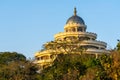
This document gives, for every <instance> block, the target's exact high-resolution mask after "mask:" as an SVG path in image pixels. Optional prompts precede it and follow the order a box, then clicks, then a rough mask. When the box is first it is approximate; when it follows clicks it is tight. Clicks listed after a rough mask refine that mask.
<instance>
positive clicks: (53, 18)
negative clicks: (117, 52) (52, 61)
mask: <svg viewBox="0 0 120 80" xmlns="http://www.w3.org/2000/svg"><path fill="white" fill-rule="evenodd" d="M75 6H76V8H77V14H78V15H79V16H81V17H82V18H83V19H84V21H85V23H86V25H87V31H88V32H94V33H97V35H98V38H97V40H101V41H105V42H107V44H108V49H111V48H114V47H115V46H116V44H117V39H120V0H0V52H4V51H10V52H13V51H15V52H19V53H22V54H24V55H25V56H26V57H28V58H29V57H31V58H33V57H34V53H35V52H37V51H39V50H40V49H41V47H42V45H43V44H44V43H45V42H48V41H51V40H54V37H53V36H54V34H56V33H58V32H62V31H63V28H64V25H65V23H66V21H67V19H68V18H69V17H71V16H72V15H73V9H74V7H75Z"/></svg>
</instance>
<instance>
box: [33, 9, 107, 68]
mask: <svg viewBox="0 0 120 80" xmlns="http://www.w3.org/2000/svg"><path fill="white" fill-rule="evenodd" d="M86 29H87V26H86V24H85V22H84V20H83V19H82V18H81V17H79V16H78V15H77V11H76V8H74V15H73V16H71V17H70V18H69V19H68V20H67V22H66V24H65V26H64V32H59V33H58V34H55V35H54V38H55V40H54V41H51V42H47V43H46V44H44V50H41V51H39V52H37V53H35V63H36V64H38V65H40V67H45V66H48V65H51V64H52V62H53V61H54V60H55V59H56V57H57V55H58V54H60V53H64V54H68V53H69V54H81V53H84V54H95V55H96V57H97V55H99V54H102V53H109V51H107V50H106V47H107V44H106V43H105V42H103V41H97V40H96V38H97V34H96V33H92V32H86Z"/></svg>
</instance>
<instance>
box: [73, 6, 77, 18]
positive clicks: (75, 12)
mask: <svg viewBox="0 0 120 80" xmlns="http://www.w3.org/2000/svg"><path fill="white" fill-rule="evenodd" d="M76 14H77V10H76V7H75V8H74V16H76Z"/></svg>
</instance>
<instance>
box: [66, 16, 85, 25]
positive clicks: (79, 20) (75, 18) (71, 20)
mask: <svg viewBox="0 0 120 80" xmlns="http://www.w3.org/2000/svg"><path fill="white" fill-rule="evenodd" d="M72 23H77V24H82V25H85V22H84V20H83V19H82V18H81V17H79V16H77V15H73V16H72V17H70V18H69V19H68V20H67V22H66V24H72Z"/></svg>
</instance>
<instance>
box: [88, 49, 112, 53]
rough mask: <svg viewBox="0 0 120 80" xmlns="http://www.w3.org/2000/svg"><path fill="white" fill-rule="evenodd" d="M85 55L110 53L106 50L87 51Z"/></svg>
mask: <svg viewBox="0 0 120 80" xmlns="http://www.w3.org/2000/svg"><path fill="white" fill-rule="evenodd" d="M86 53H88V54H101V53H110V52H109V51H108V50H100V49H87V50H86Z"/></svg>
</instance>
